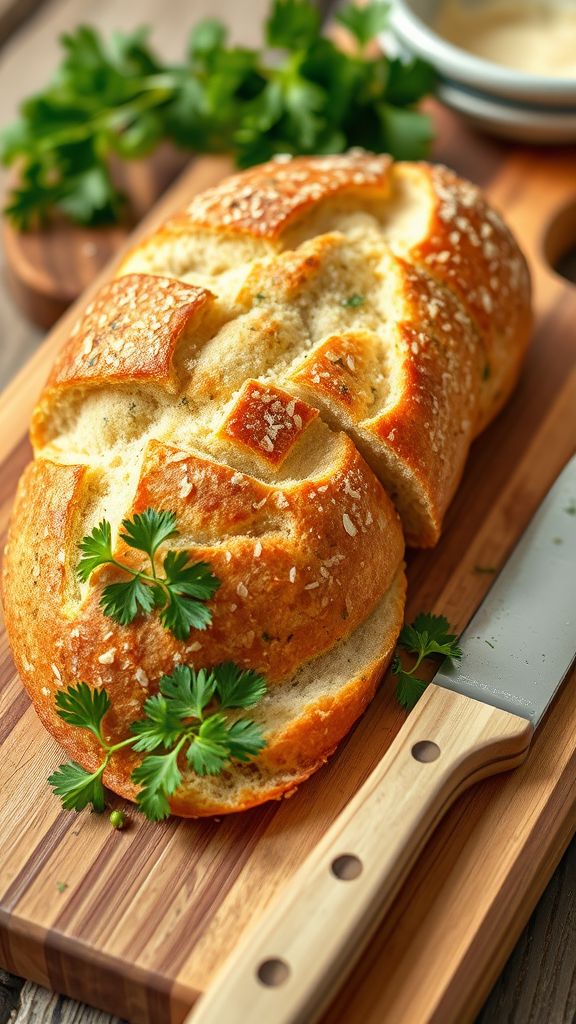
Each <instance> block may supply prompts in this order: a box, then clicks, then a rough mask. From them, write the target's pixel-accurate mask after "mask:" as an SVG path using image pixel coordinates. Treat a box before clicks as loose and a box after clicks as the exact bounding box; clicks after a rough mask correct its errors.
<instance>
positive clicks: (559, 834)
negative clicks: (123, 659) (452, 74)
mask: <svg viewBox="0 0 576 1024" xmlns="http://www.w3.org/2000/svg"><path fill="white" fill-rule="evenodd" d="M440 127H441V132H440V140H439V147H438V154H437V155H438V156H439V157H441V158H442V159H444V160H446V161H447V162H449V163H450V164H452V165H453V166H454V167H455V168H456V169H457V170H459V171H460V172H461V173H463V174H465V175H468V176H469V177H471V178H472V179H474V180H476V181H478V182H479V183H480V184H482V185H484V186H485V187H487V189H488V192H489V194H490V196H491V198H492V199H493V201H494V202H495V203H496V205H497V206H499V207H500V208H501V209H503V210H504V211H505V213H506V215H507V217H508V219H509V221H510V222H511V224H512V225H513V227H514V229H515V230H516V231H517V233H518V235H519V238H520V240H521V242H522V243H523V245H524V246H525V248H526V250H527V252H528V254H529V256H530V259H531V263H532V267H533V270H534V274H535V284H536V303H537V312H538V323H537V328H536V332H535V339H534V345H533V347H532V349H531V352H530V355H529V357H528V361H527V366H526V369H525V372H524V374H523V377H522V380H521V383H520V386H519V388H518V390H517V392H516V394H515V396H514V398H513V400H512V402H511V403H510V405H509V406H508V408H507V409H506V410H505V412H504V413H503V414H502V415H501V416H500V417H499V419H498V420H497V422H496V423H495V424H493V426H492V427H491V428H490V430H489V431H488V432H487V433H486V434H485V435H484V436H483V437H482V438H481V439H480V440H479V441H478V442H477V443H476V444H475V445H474V448H473V451H472V453H471V456H470V460H469V463H468V466H467V469H466V473H465V477H464V480H463V483H462V486H461V488H460V490H459V492H458V495H457V497H456V499H455V501H454V503H453V505H452V507H451V509H450V511H449V514H448V519H447V522H446V528H445V534H444V537H443V539H442V541H441V543H440V544H439V545H438V547H437V548H436V549H435V550H433V551H428V552H417V553H413V554H412V555H411V556H410V559H409V602H408V609H407V615H408V617H409V618H410V617H412V616H413V615H414V614H415V613H416V612H417V611H420V610H430V609H432V610H436V611H441V612H442V613H444V614H445V615H447V616H448V618H449V619H450V621H451V622H452V623H453V624H454V625H455V627H457V628H458V629H460V628H462V627H463V626H464V625H465V624H466V622H467V620H468V619H469V618H470V616H471V615H472V613H473V612H474V610H475V609H476V607H477V606H478V604H479V603H480V601H481V600H482V596H483V594H484V593H485V591H486V589H487V588H488V586H489V585H490V582H491V579H492V577H491V575H490V574H488V573H484V572H478V571H476V568H475V567H478V566H480V567H486V566H499V565H501V564H502V563H503V561H504V560H505V558H506V557H507V555H508V553H509V552H510V550H511V548H512V546H513V545H514V543H515V541H516V539H517V538H518V536H519V535H520V533H521V531H522V530H523V528H524V527H525V525H526V524H527V522H528V520H529V519H530V517H531V515H532V513H533V511H534V510H535V508H536V506H537V504H538V503H539V501H540V500H541V499H542V497H543V496H544V494H545V492H546V490H547V489H548V487H549V486H550V485H551V483H552V481H553V480H554V478H555V476H556V475H557V473H558V472H559V471H560V469H561V468H562V466H563V464H564V463H565V462H566V460H567V459H568V458H569V456H570V455H571V454H572V452H573V450H574V440H575V438H574V434H575V412H574V411H575V409H576V367H575V363H576V346H575V332H574V323H575V322H576V292H575V290H574V288H573V286H571V285H569V284H568V282H566V281H564V280H563V279H562V278H560V277H558V276H556V275H555V274H554V273H553V272H552V271H551V269H550V267H549V266H548V265H547V261H546V260H547V257H546V254H547V253H548V254H550V253H551V254H552V255H553V256H555V255H557V254H559V253H560V251H561V250H562V249H563V248H565V247H567V245H568V243H569V242H573V241H574V240H576V194H575V189H574V184H573V183H574V181H575V180H576V153H574V151H570V152H567V151H564V152H563V153H552V152H548V153H544V154H543V153H540V154H536V153H535V152H532V151H524V150H520V149H514V150H510V149H508V150H506V149H504V148H501V147H499V146H496V145H495V144H493V143H490V142H487V141H485V140H481V139H480V138H479V137H476V136H472V135H467V134H465V133H464V132H463V131H462V130H461V129H460V128H459V131H458V133H456V132H455V130H454V128H453V125H452V123H451V121H450V119H449V118H447V117H443V118H442V119H441V124H440ZM225 166H226V165H225V161H221V160H198V161H197V162H196V163H194V164H193V165H192V166H191V167H190V169H189V170H188V171H187V172H186V173H185V175H184V177H183V179H182V180H181V181H180V182H179V184H178V185H177V186H176V187H175V189H174V191H173V193H172V194H171V195H170V196H169V197H168V198H167V199H165V200H164V201H163V202H162V203H161V204H160V206H161V208H160V209H157V210H156V211H155V213H154V215H153V217H152V220H158V219H159V217H160V216H163V215H164V214H165V213H166V212H167V211H168V209H169V208H172V207H174V206H177V205H179V204H180V203H181V202H182V201H183V200H184V199H185V198H186V197H188V196H191V195H192V194H193V193H194V192H195V191H197V190H199V189H200V188H203V187H205V186H206V185H207V184H209V183H210V181H212V180H217V178H218V177H220V176H221V175H222V174H223V173H224V170H225ZM73 315H74V312H73V311H72V312H71V313H70V314H68V315H67V316H66V317H65V318H64V320H63V321H61V322H60V324H59V326H58V327H57V328H56V329H55V331H53V332H52V334H51V336H50V338H49V340H48V341H47V342H46V344H45V345H44V346H43V348H42V349H41V350H40V351H39V353H38V354H37V356H36V357H35V358H34V359H33V360H32V361H31V363H30V364H29V365H28V367H27V368H26V369H25V371H24V372H23V373H22V374H21V375H20V376H19V377H18V378H17V380H16V381H15V382H14V384H13V385H12V386H11V387H10V388H9V389H8V391H7V392H5V394H4V395H3V396H2V402H1V408H0V428H1V429H0V465H1V470H0V530H1V531H2V533H4V532H5V530H6V525H7V520H8V515H9V510H10V504H11V500H12V496H13V492H14V488H15V485H16V481H17V478H18V475H19V473H20V472H21V470H22V468H23V467H24V465H25V463H26V461H27V459H28V458H29V454H30V452H29V447H28V443H27V441H26V440H25V429H26V424H27V421H28V417H29V414H30V409H31V406H32V403H33V401H34V398H35V396H36V394H37V392H38V390H39V388H40V386H41V383H42V380H43V378H44V377H45V375H46V373H47V370H48V367H49V365H50V363H51V360H52V358H53V355H54V352H55V351H56V349H57V348H58V346H59V345H60V344H61V343H62V341H63V339H64V337H65V335H66V332H67V330H68V328H69V324H70V319H71V317H72V316H73ZM574 497H575V498H576V495H575V496H574ZM574 526H575V529H576V517H574ZM402 719H403V714H402V712H401V711H400V709H399V708H398V707H397V705H396V704H395V701H394V697H393V687H392V685H391V683H390V682H389V681H388V682H386V683H385V684H384V686H383V688H382V690H381V692H380V694H379V696H378V697H377V698H376V700H375V701H374V703H373V704H372V706H371V707H370V709H369V711H368V712H367V714H366V715H365V716H364V717H363V719H362V720H361V722H360V723H359V724H358V726H357V728H356V729H355V730H354V732H353V734H352V735H351V736H350V737H349V738H348V739H347V741H346V742H345V743H344V744H343V745H342V748H341V749H340V751H339V753H338V754H337V756H336V757H335V758H334V759H333V760H332V761H331V762H330V764H329V765H327V766H326V767H325V768H324V769H323V770H322V771H320V772H319V773H318V774H317V775H316V776H315V777H314V778H312V779H311V780H310V781H309V782H307V783H306V784H305V785H304V786H302V788H301V789H300V791H299V792H298V793H297V794H296V796H294V797H293V798H292V799H290V800H284V801H281V802H279V803H274V804H271V805H269V806H265V807H262V808H260V809H257V810H254V811H250V812H248V813H245V814H243V815H241V816H236V817H234V816H233V817H229V818H222V819H221V820H205V821H199V822H182V821H180V822H179V821H169V822H167V823H164V824H162V825H151V824H150V823H148V822H147V821H145V820H144V819H143V818H141V817H140V816H139V815H138V814H137V813H135V812H133V811H129V813H130V819H131V824H130V827H129V828H128V829H127V830H126V831H124V832H114V831H113V830H112V829H111V828H110V826H109V824H108V822H107V819H106V817H99V816H97V815H93V814H92V815H91V814H89V813H86V812H85V813H83V814H81V815H79V816H76V815H74V814H67V813H65V812H62V811H61V810H60V809H59V805H58V802H57V801H56V799H55V798H54V797H53V796H52V795H51V793H50V791H49V789H48V786H47V784H46V777H47V775H48V774H49V771H50V770H51V769H52V768H53V767H54V766H55V765H56V764H58V763H59V761H60V759H61V756H62V755H61V752H60V750H59V749H58V747H57V745H56V743H55V742H54V741H53V740H52V739H51V738H50V737H49V736H48V735H47V734H46V733H45V732H44V731H43V729H42V727H41V726H40V723H39V722H38V720H37V719H36V717H35V715H34V713H33V712H32V710H31V709H30V706H29V703H28V700H27V697H26V696H25V694H24V693H23V691H22V689H21V686H20V684H19V681H18V679H17V677H16V673H15V670H14V667H13V664H12V660H11V657H10V653H9V650H8V647H7V642H6V637H5V634H4V633H3V632H2V633H0V746H1V757H0V788H1V794H2V799H1V800H0V835H1V836H2V847H1V850H0V962H1V964H2V966H4V967H6V968H7V969H8V970H10V971H12V972H14V973H16V974H22V975H25V976H26V977H28V978H31V979H33V980H35V981H37V982H40V983H41V984H44V985H47V986H48V987H50V988H53V989H55V990H56V991H59V992H64V993H66V994H68V995H70V996H73V997H75V998H77V999H80V1000H83V1001H85V1002H88V1003H91V1004H93V1005H94V1006H98V1007H101V1008H102V1009H105V1010H108V1011H110V1012H113V1013H116V1014H118V1015H119V1016H120V1017H125V1018H128V1019H129V1020H131V1021H134V1022H142V1024H163V1022H168V1021H170V1022H174V1024H176V1022H179V1021H180V1020H181V1019H182V1018H183V1016H184V1015H185V1012H186V1010H187V1009H188V1008H189V1007H190V1006H192V1004H193V1003H194V1001H195V999H196V997H197V994H198V993H199V992H201V991H202V990H203V989H204V988H205V987H206V985H207V984H209V982H210V978H211V977H212V975H213V973H214V971H215V969H216V967H217V966H218V964H219V963H220V962H221V961H222V959H223V957H224V956H225V955H226V954H227V952H228V951H229V950H230V949H231V948H232V946H233V944H234V942H235V941H236V939H237V938H238V937H239V935H240V933H241V931H242V930H243V929H244V928H245V927H246V926H247V925H248V923H249V922H251V921H252V920H253V919H254V918H255V917H256V915H257V914H259V913H260V912H261V911H262V910H263V909H264V907H265V906H266V905H267V903H268V902H269V900H271V899H272V897H273V896H274V893H275V891H276V890H277V889H278V888H279V887H280V886H281V885H282V883H283V881H284V880H285V879H286V878H288V877H289V875H290V874H291V872H292V871H293V870H294V869H295V867H296V865H297V864H298V863H299V862H300V861H301V859H302V857H303V856H304V855H305V854H306V852H307V851H308V850H309V849H310V848H311V847H312V846H313V844H314V843H315V842H316V840H317V839H318V837H319V836H320V835H321V834H322V832H323V831H324V830H325V828H326V827H327V825H328V824H329V823H330V822H331V821H332V820H333V819H334V817H335V816H336V815H337V814H338V812H339V811H340V810H341V808H342V807H343V806H344V804H345V803H346V801H347V800H348V799H349V798H350V796H351V795H352V793H353V792H354V791H355V790H356V788H357V787H358V785H359V784H360V783H361V782H362V781H363V780H364V779H365V778H366V776H367V774H368V773H369V772H370V770H371V769H372V768H373V766H374V765H375V764H376V762H377V760H378V759H379V758H380V757H381V756H382V754H383V752H384V750H385V749H386V748H387V746H388V745H389V743H390V741H391V739H392V737H393V736H394V735H395V733H396V732H397V730H398V728H399V726H400V725H401V722H402ZM575 768H576V698H575V695H574V691H573V680H572V684H571V683H570V682H569V683H568V684H567V685H566V687H565V688H564V690H563V693H562V695H561V696H560V698H559V700H558V701H557V703H556V705H555V706H554V707H553V709H552V711H551V713H550V715H549V717H548V720H547V721H546V723H545V724H544V726H543V727H542V729H541V730H540V732H539V734H538V736H537V738H536V740H535V743H534V748H533V750H532V752H531V754H530V757H529V759H528V761H527V762H526V764H525V765H524V766H523V767H522V768H520V769H518V770H516V771H515V772H513V773H510V775H508V776H502V777H499V778H497V779H494V780H491V781H489V782H486V783H483V784H482V785H481V786H478V787H476V789H475V790H473V791H472V792H470V793H468V794H466V795H465V796H464V797H462V798H461V799H460V800H459V801H458V803H457V804H456V805H455V806H454V808H453V809H452V811H451V812H450V813H449V815H448V817H447V818H446V820H445V821H444V823H443V824H442V825H441V827H440V828H439V830H438V831H437V833H436V835H435V836H434V838H433V840H432V841H431V843H430V844H429V846H428V848H427V849H426V852H425V854H424V855H423V857H422V858H421V860H420V862H419V864H418V866H417V868H416V869H415V871H414V872H413V873H412V875H411V877H410V879H409V881H408V883H407V884H406V886H405V887H404V889H403V891H402V893H401V894H400V896H399V897H398V899H397V901H396V903H395V905H394V907H393V908H392V911H391V912H390V913H389V915H388V917H387V920H386V922H385V924H384V925H383V927H382V928H381V930H380V932H379V934H378V935H377V937H376V938H375V939H374V940H373V942H372V944H371V945H370V947H369V949H368V951H367V952H366V953H365V955H364V957H363V959H362V960H361V962H360V964H359V965H358V967H357V968H356V970H355V972H354V975H353V977H352V978H351V979H350V980H349V981H348V982H347V983H346V985H345V986H344V987H343V989H342V991H341V992H340V993H339V995H338V998H337V1000H336V1001H335V1003H334V1004H333V1006H332V1007H331V1009H330V1010H329V1011H328V1013H327V1015H326V1024H327V1022H330V1024H341V1022H342V1021H346V1022H347V1024H361V1022H362V1024H398V1022H399V1021H402V1022H409V1024H420V1022H425V1021H426V1022H431V1021H434V1022H437V1024H451V1022H454V1024H456V1022H458V1024H465V1022H466V1021H472V1020H473V1018H474V1016H475V1013H476V1011H477V1010H478V1008H479V1007H480V1005H481V1003H482V1001H483V999H484V997H485V995H486V993H487V992H488V990H489V988H490V985H491V984H492V982H493V981H494V979H495V978H496V976H497V974H498V972H499V970H500V969H501V967H502V965H503V963H504V960H505V958H506V957H507V955H508V953H509V952H510V950H511V948H512V946H513V944H514V941H515V939H516V938H517V936H518V934H519V932H520V930H521V928H522V926H523V924H524V923H525V921H526V920H527V918H528V916H529V914H530V911H531V909H532V907H533V906H534V904H535V902H536V900H537V898H538V896H539V894H540V893H541V891H542V889H543V888H544V886H545V884H546V882H547V880H548V878H549V877H550V875H551V873H552V871H553V869H554V866H555V865H556V863H557V862H558V860H559V859H560V856H561V855H562V852H563V850H564V849H565V847H566V845H567V842H568V840H569V838H570V836H571V835H572V833H573V831H574V828H575V826H576V788H575V787H574V777H575ZM114 803H115V805H116V804H118V805H119V804H120V801H117V800H114ZM231 1024H234V1022H231Z"/></svg>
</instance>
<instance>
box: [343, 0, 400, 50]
mask: <svg viewBox="0 0 576 1024" xmlns="http://www.w3.org/2000/svg"><path fill="white" fill-rule="evenodd" d="M336 21H339V22H340V24H341V25H344V26H345V27H346V28H347V29H348V31H349V32H351V33H352V35H353V36H354V38H355V39H356V40H357V41H358V42H359V43H360V45H361V46H366V44H367V43H369V42H370V40H371V39H374V38H375V36H377V35H378V33H379V32H382V31H383V30H384V29H385V28H386V25H387V23H388V4H386V3H379V2H376V3H371V4H368V5H367V6H365V7H358V6H357V5H356V4H348V5H347V6H346V7H344V8H343V9H342V10H341V11H340V13H339V14H337V15H336Z"/></svg>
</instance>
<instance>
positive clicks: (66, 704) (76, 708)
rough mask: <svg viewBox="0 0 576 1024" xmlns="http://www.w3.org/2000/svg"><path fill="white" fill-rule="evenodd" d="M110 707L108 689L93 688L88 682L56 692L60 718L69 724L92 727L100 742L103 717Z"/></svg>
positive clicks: (85, 727) (84, 727)
mask: <svg viewBox="0 0 576 1024" xmlns="http://www.w3.org/2000/svg"><path fill="white" fill-rule="evenodd" d="M109 708H110V701H109V699H108V694H107V693H106V690H103V689H95V690H91V689H90V687H89V686H87V685H86V683H78V686H69V687H68V689H67V690H59V691H58V693H57V694H56V710H57V712H58V715H59V716H60V718H61V719H62V720H63V721H64V722H67V723H68V725H76V726H78V728H80V729H90V732H93V733H94V735H95V737H96V739H98V740H100V742H102V733H101V728H102V719H103V718H104V715H105V714H106V712H107V711H108V710H109Z"/></svg>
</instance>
